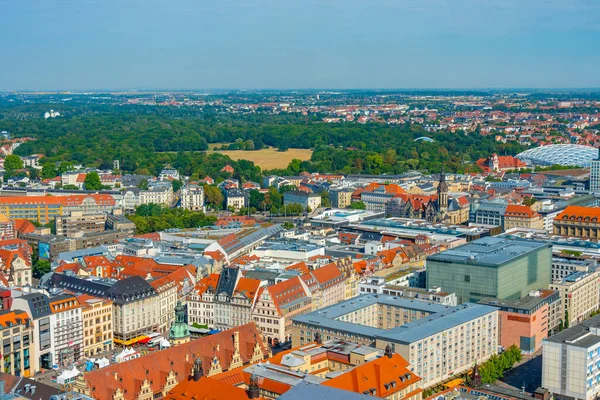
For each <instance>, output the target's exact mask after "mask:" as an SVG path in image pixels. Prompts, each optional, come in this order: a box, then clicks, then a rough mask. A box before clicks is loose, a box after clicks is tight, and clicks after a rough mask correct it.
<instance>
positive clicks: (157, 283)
mask: <svg viewBox="0 0 600 400" xmlns="http://www.w3.org/2000/svg"><path fill="white" fill-rule="evenodd" d="M150 285H151V286H152V287H153V288H154V290H156V293H157V294H158V310H159V311H158V312H159V314H158V332H160V333H167V332H168V331H169V328H170V327H171V325H172V324H173V320H174V317H175V314H174V311H175V305H176V304H177V282H175V281H173V280H172V279H171V277H170V276H169V275H165V276H163V277H161V278H158V279H154V280H150Z"/></svg>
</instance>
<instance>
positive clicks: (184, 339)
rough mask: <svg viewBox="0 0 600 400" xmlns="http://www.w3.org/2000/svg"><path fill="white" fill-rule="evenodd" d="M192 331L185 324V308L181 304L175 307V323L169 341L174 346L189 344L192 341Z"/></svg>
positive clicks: (178, 303) (170, 331)
mask: <svg viewBox="0 0 600 400" xmlns="http://www.w3.org/2000/svg"><path fill="white" fill-rule="evenodd" d="M190 337H191V336H190V330H189V329H188V325H187V323H186V322H185V307H184V306H183V305H182V304H181V302H179V301H178V302H177V305H176V306H175V321H174V322H173V325H171V329H170V330H169V341H170V342H171V344H172V345H174V346H179V345H180V344H184V343H188V342H189V341H190Z"/></svg>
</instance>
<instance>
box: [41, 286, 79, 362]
mask: <svg viewBox="0 0 600 400" xmlns="http://www.w3.org/2000/svg"><path fill="white" fill-rule="evenodd" d="M48 304H49V306H50V312H51V313H52V314H53V315H54V319H53V321H54V324H53V326H52V341H53V345H54V356H53V359H54V363H55V364H57V365H59V366H61V367H63V368H67V367H69V366H71V365H72V364H73V363H74V362H76V361H79V360H80V359H81V357H82V356H83V318H82V317H81V306H80V305H79V301H77V298H76V297H75V296H73V295H70V294H62V295H59V296H55V297H51V298H50V299H49V300H48Z"/></svg>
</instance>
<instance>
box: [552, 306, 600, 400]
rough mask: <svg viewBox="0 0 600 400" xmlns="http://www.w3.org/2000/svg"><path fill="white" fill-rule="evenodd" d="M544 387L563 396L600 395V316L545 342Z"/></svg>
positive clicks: (590, 396) (590, 398)
mask: <svg viewBox="0 0 600 400" xmlns="http://www.w3.org/2000/svg"><path fill="white" fill-rule="evenodd" d="M543 353H544V357H543V358H542V387H543V388H545V389H548V390H549V391H550V392H552V393H554V395H556V396H560V397H561V398H572V399H586V400H592V399H594V398H596V397H597V396H598V394H600V368H599V367H598V365H600V316H595V317H593V318H590V319H588V320H585V321H583V322H582V323H580V324H578V325H575V326H573V327H571V328H569V329H567V330H565V331H562V332H560V333H557V334H556V335H554V336H551V337H549V338H548V339H546V340H545V341H544V344H543Z"/></svg>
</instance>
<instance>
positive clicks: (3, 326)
mask: <svg viewBox="0 0 600 400" xmlns="http://www.w3.org/2000/svg"><path fill="white" fill-rule="evenodd" d="M0 331H1V332H2V361H3V364H2V372H4V373H5V374H11V375H14V376H24V377H29V376H33V375H34V374H35V373H36V372H37V370H36V369H32V365H31V361H32V359H33V358H35V347H34V346H33V339H34V328H33V323H32V321H31V319H30V318H29V315H27V313H26V312H25V311H23V310H12V311H11V310H2V311H0Z"/></svg>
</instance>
